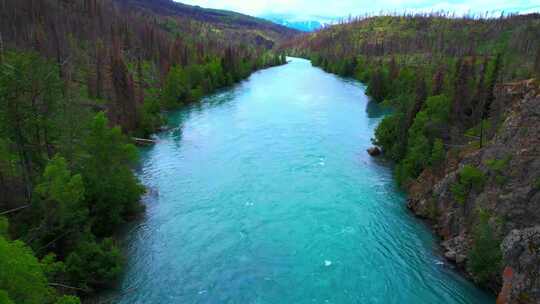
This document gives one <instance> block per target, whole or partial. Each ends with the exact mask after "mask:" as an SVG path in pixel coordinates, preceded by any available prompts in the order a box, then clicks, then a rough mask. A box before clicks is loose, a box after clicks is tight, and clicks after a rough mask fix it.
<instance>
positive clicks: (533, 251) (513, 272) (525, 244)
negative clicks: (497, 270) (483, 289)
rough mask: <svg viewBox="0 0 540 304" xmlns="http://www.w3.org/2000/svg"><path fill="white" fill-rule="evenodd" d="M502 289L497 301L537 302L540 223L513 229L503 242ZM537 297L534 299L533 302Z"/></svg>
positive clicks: (539, 273)
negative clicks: (530, 226)
mask: <svg viewBox="0 0 540 304" xmlns="http://www.w3.org/2000/svg"><path fill="white" fill-rule="evenodd" d="M501 247H502V248H501V249H502V251H503V256H504V262H505V264H506V265H507V266H506V269H505V271H504V284H503V289H502V290H501V292H500V293H499V298H498V299H497V304H503V303H538V300H539V299H540V277H539V276H540V226H536V227H533V228H526V229H522V230H512V231H511V232H510V233H509V234H508V235H507V236H506V238H505V239H504V241H503V243H502V246H501ZM531 301H535V302H531Z"/></svg>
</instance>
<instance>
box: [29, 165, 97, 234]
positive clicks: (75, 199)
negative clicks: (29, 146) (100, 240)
mask: <svg viewBox="0 0 540 304" xmlns="http://www.w3.org/2000/svg"><path fill="white" fill-rule="evenodd" d="M36 192H37V194H39V196H40V197H41V199H42V201H43V204H44V207H46V208H45V209H44V210H43V212H44V213H49V212H50V211H51V210H53V209H54V217H55V219H54V221H55V222H57V224H58V226H59V228H63V227H70V228H71V227H72V226H74V225H80V224H81V223H82V222H84V221H85V220H86V218H87V216H88V210H87V209H86V207H85V206H84V205H82V202H83V199H84V184H83V179H82V176H81V175H80V174H76V175H72V174H71V171H70V170H69V168H68V166H67V163H66V160H65V159H64V158H62V157H60V156H58V155H57V156H55V157H54V158H53V159H52V160H50V161H49V163H48V165H47V167H46V168H45V172H44V173H43V181H42V182H41V184H39V185H38V186H37V187H36Z"/></svg>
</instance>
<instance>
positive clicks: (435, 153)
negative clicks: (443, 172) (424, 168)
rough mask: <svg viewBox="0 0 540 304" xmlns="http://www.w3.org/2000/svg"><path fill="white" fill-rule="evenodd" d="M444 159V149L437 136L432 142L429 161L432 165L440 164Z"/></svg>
mask: <svg viewBox="0 0 540 304" xmlns="http://www.w3.org/2000/svg"><path fill="white" fill-rule="evenodd" d="M445 159H446V150H445V149H444V144H443V141H442V140H441V139H439V138H437V139H436V140H435V142H434V143H433V149H432V151H431V159H430V160H429V163H430V165H431V166H432V167H438V166H440V165H441V164H442V163H443V162H444V160H445Z"/></svg>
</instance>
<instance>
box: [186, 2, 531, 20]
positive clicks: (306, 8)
mask: <svg viewBox="0 0 540 304" xmlns="http://www.w3.org/2000/svg"><path fill="white" fill-rule="evenodd" d="M179 1H180V2H183V3H186V4H191V5H199V6H202V7H207V8H217V9H226V10H232V11H236V12H241V13H244V14H248V15H252V16H264V15H268V14H284V15H289V16H296V17H299V18H300V19H301V17H306V18H310V17H315V16H317V17H320V18H325V17H338V18H339V17H347V16H358V15H363V14H365V13H378V12H404V11H433V10H435V11H440V10H444V11H452V12H456V13H457V14H465V13H467V12H475V13H480V12H482V13H483V12H486V11H489V12H492V13H495V12H496V13H500V12H501V11H505V12H519V13H529V12H540V0H476V1H465V0H446V1H433V0H179Z"/></svg>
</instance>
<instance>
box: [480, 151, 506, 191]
mask: <svg viewBox="0 0 540 304" xmlns="http://www.w3.org/2000/svg"><path fill="white" fill-rule="evenodd" d="M510 160H511V156H508V157H505V158H503V159H490V160H487V161H486V166H487V167H488V168H489V169H490V170H491V171H492V172H493V173H494V175H495V182H496V183H497V184H499V185H501V186H502V185H504V184H505V183H506V181H507V180H508V178H507V177H506V176H505V175H504V171H505V170H506V169H507V168H508V165H509V164H510Z"/></svg>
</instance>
